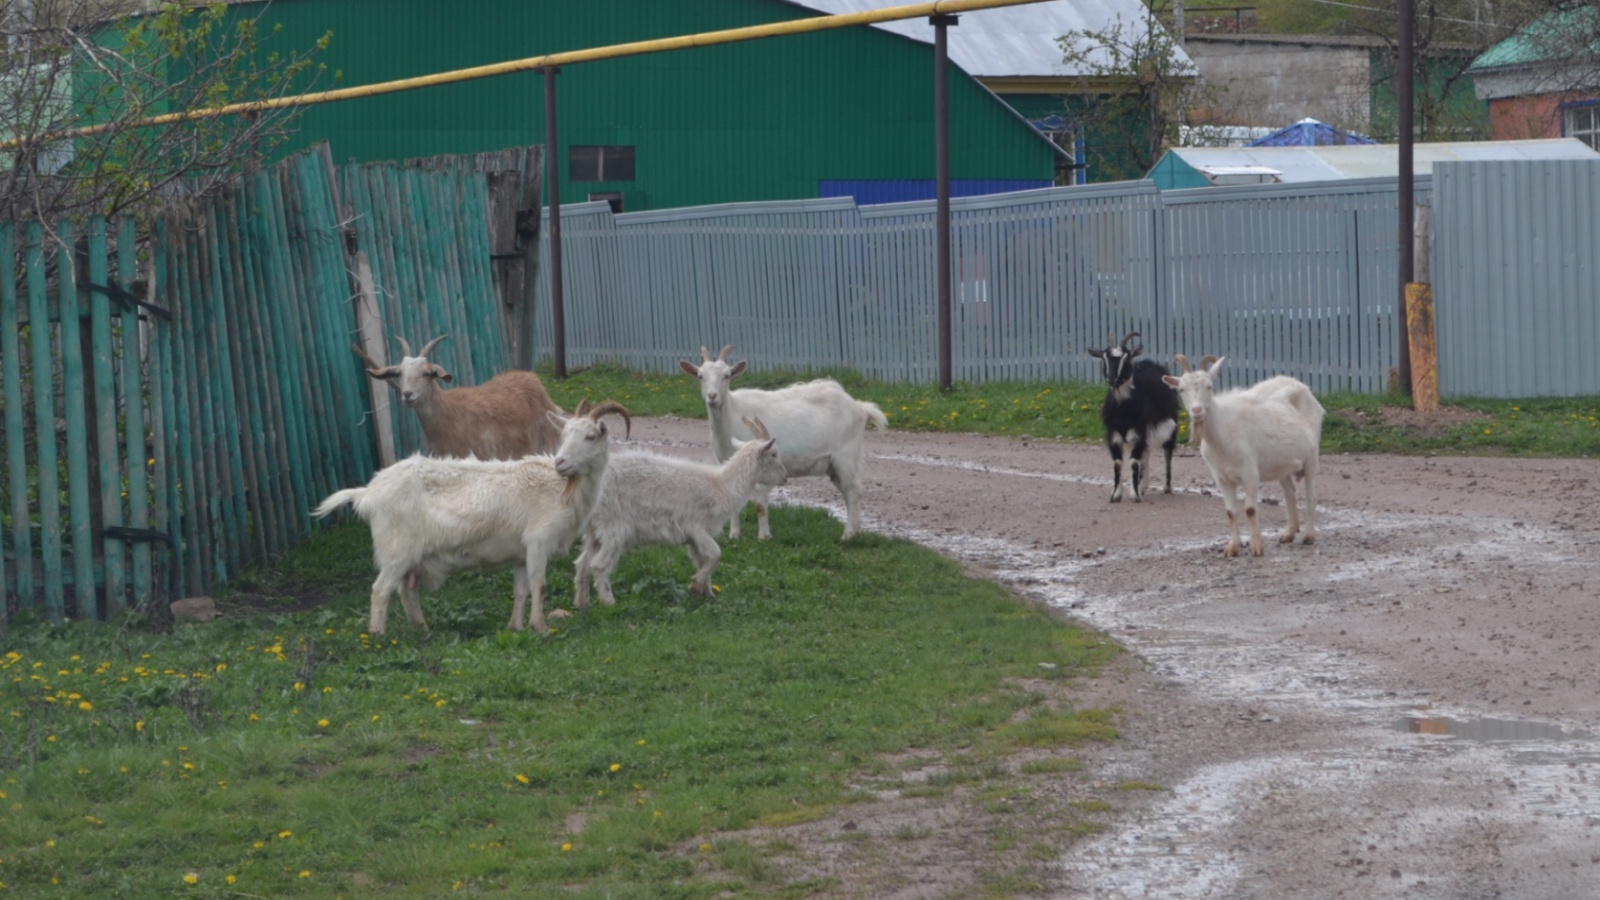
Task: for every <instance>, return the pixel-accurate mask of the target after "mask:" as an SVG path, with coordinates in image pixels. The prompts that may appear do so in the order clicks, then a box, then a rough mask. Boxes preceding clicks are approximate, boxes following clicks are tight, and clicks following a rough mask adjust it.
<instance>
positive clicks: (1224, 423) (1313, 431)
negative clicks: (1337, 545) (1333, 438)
mask: <svg viewBox="0 0 1600 900" xmlns="http://www.w3.org/2000/svg"><path fill="white" fill-rule="evenodd" d="M1223 359H1226V357H1224V358H1223ZM1223 359H1217V360H1215V361H1211V360H1210V358H1209V357H1207V359H1206V360H1203V361H1202V362H1210V365H1202V366H1201V368H1199V369H1191V368H1190V367H1189V361H1188V360H1187V359H1186V358H1184V357H1183V356H1182V355H1179V356H1178V357H1177V362H1178V364H1179V366H1181V367H1182V369H1183V374H1182V375H1180V376H1178V377H1176V378H1174V377H1173V376H1171V375H1168V376H1167V377H1166V378H1164V379H1163V381H1165V382H1166V383H1167V384H1168V385H1170V386H1171V387H1174V388H1177V390H1178V394H1179V395H1180V396H1181V397H1182V398H1183V404H1184V407H1185V408H1186V409H1187V410H1188V411H1189V421H1190V423H1191V427H1192V428H1193V430H1194V434H1195V435H1196V436H1197V437H1198V438H1199V440H1200V456H1201V457H1202V458H1203V459H1205V461H1206V465H1207V466H1208V467H1210V469H1211V476H1212V478H1214V479H1216V482H1217V490H1218V491H1219V492H1221V494H1222V502H1223V505H1224V506H1225V507H1226V508H1227V510H1228V545H1227V547H1225V548H1224V549H1223V551H1222V555H1223V556H1226V557H1230V558H1231V557H1234V556H1237V555H1239V548H1240V540H1239V517H1238V514H1239V497H1238V491H1239V488H1240V487H1241V486H1242V487H1243V488H1244V515H1245V518H1246V519H1248V520H1249V521H1250V553H1251V555H1253V556H1261V555H1262V554H1263V553H1265V552H1266V545H1265V543H1264V542H1263V541H1262V539H1261V523H1260V521H1259V520H1258V518H1257V515H1256V506H1257V498H1258V494H1259V491H1260V487H1261V482H1262V481H1264V480H1275V481H1277V482H1278V483H1279V484H1281V485H1283V500H1284V505H1285V506H1286V507H1288V510H1289V524H1288V527H1286V528H1285V529H1284V530H1283V533H1282V534H1280V535H1278V541H1279V542H1280V543H1289V542H1290V541H1293V540H1294V537H1295V534H1296V533H1297V532H1298V531H1299V530H1300V515H1299V510H1298V509H1297V507H1296V502H1295V488H1294V482H1295V479H1296V478H1300V479H1303V480H1304V481H1305V494H1306V500H1305V506H1306V532H1305V537H1304V539H1303V541H1304V543H1307V544H1309V543H1312V542H1313V541H1315V540H1316V536H1317V498H1316V474H1317V461H1318V452H1319V445H1320V444H1321V441H1322V418H1323V409H1322V404H1321V403H1318V402H1317V398H1316V397H1315V396H1313V395H1312V393H1311V389H1310V388H1308V387H1306V386H1305V385H1304V384H1303V383H1301V382H1299V381H1297V380H1295V379H1293V378H1290V377H1288V376H1286V375H1280V376H1277V377H1275V378H1269V379H1267V380H1266V381H1263V382H1260V383H1258V384H1256V385H1254V386H1252V387H1249V388H1245V389H1243V390H1234V391H1224V392H1223V393H1220V394H1219V393H1214V392H1213V390H1212V385H1213V383H1214V381H1215V379H1216V376H1217V372H1218V371H1219V370H1220V369H1221V368H1222V363H1223Z"/></svg>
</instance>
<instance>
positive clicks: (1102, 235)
mask: <svg viewBox="0 0 1600 900" xmlns="http://www.w3.org/2000/svg"><path fill="white" fill-rule="evenodd" d="M1419 185H1420V190H1419V192H1420V193H1423V194H1425V193H1426V190H1427V188H1426V185H1425V179H1423V180H1419ZM934 207H935V204H934V203H933V201H915V202H909V203H894V204H880V205H874V206H869V207H865V208H860V209H857V208H855V207H854V205H853V203H852V202H851V201H850V200H849V199H848V198H839V199H834V200H809V201H794V202H790V203H765V204H736V205H728V206H717V207H701V208H693V209H684V210H668V211H660V212H651V213H634V214H627V215H623V216H619V217H615V218H613V217H612V216H611V214H610V211H609V209H608V208H606V207H605V205H604V204H599V203H593V204H581V205H578V206H575V207H571V208H568V209H565V210H563V214H562V223H563V225H562V234H563V244H564V248H565V250H564V254H565V255H564V257H563V260H564V271H565V272H566V273H567V275H566V278H567V293H566V311H567V323H568V334H567V341H568V352H569V361H573V362H578V363H583V362H595V361H615V362H618V363H620V364H622V365H626V366H630V367H636V368H640V369H642V370H644V371H657V372H666V371H670V370H671V369H672V368H673V366H674V363H675V360H677V359H679V358H682V357H683V356H686V355H689V356H692V355H693V350H694V349H695V348H698V347H699V346H701V345H709V346H710V349H712V350H715V349H717V347H718V346H720V344H722V343H730V342H731V343H735V344H737V345H738V346H739V348H740V355H741V356H747V357H748V358H750V359H751V360H752V362H753V363H754V364H756V365H757V366H759V367H762V368H792V369H820V368H828V367H833V366H841V367H845V368H850V369H854V370H857V371H860V372H862V373H863V374H866V375H868V376H870V377H873V378H878V379H881V380H886V381H909V382H928V381H932V380H933V379H934V378H935V377H936V375H937V361H936V358H935V348H936V346H937V336H938V335H937V328H938V317H937V310H936V307H935V305H934V302H933V298H934V296H935V288H936V285H935V278H934V273H933V271H932V266H931V263H932V262H933V259H934V254H935V246H934V232H933V219H934ZM1396 216H1397V211H1396V207H1395V193H1394V181H1393V180H1392V179H1390V180H1387V181H1383V180H1378V181H1373V182H1346V183H1341V184H1337V185H1322V186H1303V185H1284V186H1278V187H1274V188H1270V189H1267V190H1262V189H1260V188H1259V187H1257V188H1254V189H1252V190H1249V191H1246V190H1230V189H1218V188H1213V189H1208V190H1205V191H1189V192H1168V193H1166V194H1162V193H1159V192H1157V191H1156V189H1155V187H1154V185H1153V184H1151V183H1149V182H1143V181H1141V182H1129V183H1124V184H1117V185H1096V186H1092V187H1072V188H1050V189H1045V190H1039V191H1024V192H1017V193H1013V194H1005V195H995V196H985V197H970V198H958V199H955V200H953V201H952V203H951V242H952V246H951V249H952V259H951V284H952V314H951V318H952V360H951V363H952V371H953V374H954V376H955V377H956V378H957V379H958V380H962V381H972V382H982V381H992V380H1000V379H1032V380H1039V379H1060V378H1071V379H1075V380H1093V379H1095V378H1097V377H1098V370H1097V368H1096V367H1095V364H1094V362H1093V361H1092V360H1091V359H1090V358H1089V357H1088V355H1087V354H1086V353H1085V352H1084V351H1085V348H1087V347H1089V346H1103V345H1104V342H1105V341H1106V338H1107V336H1108V335H1110V336H1112V337H1113V338H1116V339H1120V337H1121V336H1122V335H1124V334H1126V333H1127V332H1130V331H1138V332H1140V333H1141V334H1143V335H1144V341H1145V346H1146V348H1147V352H1148V353H1149V354H1150V355H1151V356H1153V357H1155V358H1158V359H1162V360H1170V359H1171V357H1172V355H1173V354H1174V353H1177V352H1184V353H1188V354H1190V355H1191V357H1196V358H1197V357H1199V356H1200V355H1203V354H1205V353H1216V354H1218V355H1226V356H1229V357H1231V358H1232V365H1230V367H1229V371H1230V373H1231V374H1232V375H1233V376H1234V377H1235V378H1236V379H1237V380H1238V381H1239V382H1241V383H1242V382H1244V381H1247V380H1254V379H1257V378H1261V377H1266V376H1267V375H1271V374H1279V373H1284V372H1288V373H1290V374H1294V375H1296V376H1298V377H1301V378H1302V379H1304V380H1305V381H1307V383H1309V384H1311V385H1312V387H1313V388H1314V389H1316V390H1319V391H1326V390H1334V389H1353V390H1363V391H1380V390H1383V389H1384V386H1385V384H1386V380H1387V372H1388V369H1389V367H1390V366H1391V365H1393V359H1394V354H1395V347H1394V342H1395V340H1397V332H1396V331H1395V307H1396V305H1397V303H1396V300H1395V298H1396V297H1397V295H1398V276H1397V270H1396V253H1395V249H1394V234H1395V219H1396ZM541 250H542V252H543V253H545V254H546V255H547V254H548V246H543V247H542V248H541ZM548 271H549V266H548V259H547V258H546V260H545V263H544V264H543V265H541V267H540V276H541V282H540V284H539V299H540V303H539V309H540V315H541V316H545V317H548V315H549V313H548V306H549V285H548V280H547V276H546V273H548ZM542 324H543V325H546V326H548V324H549V323H548V318H546V319H545V321H544V322H543V323H542ZM539 333H540V334H541V335H545V336H546V340H545V341H544V346H543V347H542V348H541V350H542V352H546V353H548V352H549V349H550V348H549V340H548V335H549V333H550V332H549V331H548V330H546V329H545V328H541V329H540V330H539Z"/></svg>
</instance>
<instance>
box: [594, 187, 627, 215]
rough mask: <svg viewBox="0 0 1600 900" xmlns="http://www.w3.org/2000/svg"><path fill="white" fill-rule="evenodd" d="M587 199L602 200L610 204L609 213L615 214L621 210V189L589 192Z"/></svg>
mask: <svg viewBox="0 0 1600 900" xmlns="http://www.w3.org/2000/svg"><path fill="white" fill-rule="evenodd" d="M589 199H590V200H604V201H605V202H607V203H609V204H611V214H612V215H617V214H619V213H621V212H622V192H621V191H601V192H598V193H590V194H589Z"/></svg>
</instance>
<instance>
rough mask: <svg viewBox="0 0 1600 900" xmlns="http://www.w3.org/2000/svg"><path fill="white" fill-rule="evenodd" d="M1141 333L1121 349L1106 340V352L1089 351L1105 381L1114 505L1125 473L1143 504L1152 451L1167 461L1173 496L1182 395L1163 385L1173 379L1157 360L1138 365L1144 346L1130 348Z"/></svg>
mask: <svg viewBox="0 0 1600 900" xmlns="http://www.w3.org/2000/svg"><path fill="white" fill-rule="evenodd" d="M1136 337H1139V332H1137V331H1132V332H1129V333H1128V335H1127V336H1126V337H1124V338H1123V339H1122V341H1121V342H1120V343H1119V342H1118V341H1117V340H1116V339H1115V338H1107V340H1106V346H1105V347H1104V348H1097V347H1090V348H1088V350H1089V355H1090V356H1092V357H1094V358H1095V359H1097V360H1099V361H1100V368H1101V370H1102V372H1103V373H1104V375H1105V379H1106V388H1107V390H1106V399H1105V402H1104V403H1103V404H1101V406H1100V421H1101V422H1102V423H1104V425H1105V427H1106V449H1107V450H1109V451H1110V452H1111V502H1112V503H1119V502H1121V500H1122V468H1123V464H1124V463H1126V464H1127V467H1128V480H1129V485H1130V487H1131V489H1132V490H1131V493H1132V495H1133V500H1134V502H1135V503H1137V502H1139V501H1140V500H1142V499H1144V495H1143V494H1142V493H1141V492H1140V483H1141V482H1144V483H1145V484H1148V482H1149V477H1150V476H1149V468H1150V448H1151V447H1153V446H1155V445H1158V444H1159V445H1160V446H1161V449H1162V451H1163V452H1164V453H1165V454H1166V458H1167V483H1166V489H1165V491H1164V493H1168V494H1170V493H1172V451H1173V449H1174V448H1175V447H1176V446H1177V444H1178V395H1177V394H1175V393H1173V391H1172V390H1171V389H1170V388H1168V387H1167V386H1166V384H1164V383H1163V381H1162V379H1163V378H1165V377H1166V376H1167V375H1168V374H1169V373H1168V372H1167V369H1166V367H1165V366H1163V365H1161V364H1160V363H1158V362H1156V361H1155V360H1153V359H1138V358H1137V357H1138V356H1139V354H1141V353H1143V352H1144V343H1143V341H1141V342H1140V343H1139V344H1138V346H1129V343H1128V342H1129V341H1131V340H1133V339H1134V338H1136Z"/></svg>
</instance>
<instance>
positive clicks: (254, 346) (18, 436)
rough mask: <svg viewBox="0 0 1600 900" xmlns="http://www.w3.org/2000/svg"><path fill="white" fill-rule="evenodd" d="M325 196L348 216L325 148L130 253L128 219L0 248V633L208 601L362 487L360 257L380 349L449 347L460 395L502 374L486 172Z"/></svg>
mask: <svg viewBox="0 0 1600 900" xmlns="http://www.w3.org/2000/svg"><path fill="white" fill-rule="evenodd" d="M530 156H536V154H531V155H530V154H527V153H526V152H524V153H522V154H521V155H520V156H518V157H517V159H518V160H519V161H520V162H519V163H518V164H519V165H521V164H522V162H526V160H527V159H528V158H529V157H530ZM523 171H524V172H525V171H527V169H526V168H524V170H523ZM342 174H343V176H344V181H345V184H346V193H347V196H348V199H347V201H344V202H342V201H341V198H340V196H339V195H340V191H339V186H340V185H339V177H338V176H339V175H340V172H339V170H336V168H335V167H334V166H333V164H332V162H331V159H330V158H329V154H328V152H327V149H326V147H325V146H324V147H319V148H316V149H314V150H312V151H308V152H306V153H303V154H300V155H297V156H295V157H293V158H291V159H289V160H286V161H285V162H283V163H282V164H280V165H278V166H276V167H275V168H273V169H271V170H268V171H258V172H255V173H253V174H251V175H249V176H247V177H244V178H242V179H240V180H239V181H237V182H236V183H234V184H233V185H232V186H231V187H230V188H228V189H227V190H225V191H223V192H221V193H220V194H218V195H216V196H213V197H210V198H208V199H206V200H205V201H203V202H193V203H188V204H183V205H181V208H176V209H174V210H172V211H170V212H168V213H167V214H165V215H164V216H163V217H162V218H161V219H160V221H158V222H156V223H155V227H154V230H153V231H154V234H153V240H150V241H148V242H147V243H146V244H145V245H144V248H143V249H142V250H141V247H140V243H139V241H138V240H137V239H136V234H135V228H134V224H133V223H132V222H131V221H127V220H122V221H116V222H107V221H105V220H103V219H92V220H90V221H88V222H87V223H85V224H84V225H83V226H82V227H74V226H73V225H70V224H67V223H62V224H59V225H57V226H56V227H55V228H54V229H46V228H44V227H42V226H41V225H39V224H38V223H30V224H28V225H26V226H22V227H20V228H19V227H16V226H4V225H0V259H9V260H13V261H14V264H15V267H16V272H17V273H18V274H17V277H15V278H7V279H0V413H3V419H0V421H3V423H4V427H5V432H4V437H3V440H0V444H3V445H4V452H3V456H0V551H3V552H0V595H3V598H4V600H5V606H4V614H3V615H0V632H3V630H4V629H5V628H6V627H7V624H8V623H9V622H10V621H11V620H12V618H13V617H14V616H17V615H21V616H25V617H32V618H43V619H48V620H51V621H62V620H65V619H71V618H79V619H81V618H109V617H114V616H116V615H118V614H120V613H122V612H123V611H124V610H126V609H128V608H130V607H132V608H147V607H149V606H150V605H151V604H153V603H160V602H165V601H167V600H170V599H174V598H177V597H181V596H185V595H194V594H203V593H207V592H210V591H213V590H214V589H216V588H217V587H218V586H219V585H221V584H222V583H224V582H226V581H227V580H228V578H229V577H230V576H232V575H234V574H235V573H237V572H239V571H240V570H241V569H242V568H244V567H246V566H249V565H252V564H257V563H261V562H264V561H266V560H270V559H271V558H272V557H274V556H275V555H277V554H280V553H282V552H283V551H285V550H287V549H288V548H289V547H290V546H292V545H293V544H294V543H295V542H296V541H298V540H299V539H301V538H302V537H304V536H305V535H306V534H307V533H308V532H309V530H310V528H311V519H310V517H309V510H310V508H311V507H312V506H314V505H315V504H316V503H317V502H318V501H319V500H321V498H322V497H324V496H326V495H327V494H328V493H331V492H332V491H334V490H337V489H339V488H342V487H347V486H349V485H352V484H359V483H362V482H364V481H366V480H367V479H368V478H370V477H371V475H372V473H373V472H374V471H375V469H376V468H377V467H378V466H379V463H380V459H379V452H378V449H377V447H376V445H375V441H374V427H373V413H374V410H373V403H372V399H373V396H374V393H376V395H377V396H380V397H381V396H383V394H384V391H383V390H379V391H377V392H373V391H372V390H371V388H370V385H369V380H368V379H367V378H366V376H365V374H364V372H363V369H362V366H361V364H360V362H359V360H358V359H357V358H356V357H355V355H354V354H352V353H351V352H350V344H351V343H352V342H354V341H356V340H358V339H359V330H360V326H359V324H358V323H359V322H360V320H361V317H360V316H359V314H358V311H359V308H360V304H361V302H362V297H361V294H362V280H361V279H360V278H358V277H356V276H357V274H358V269H360V268H361V267H360V266H358V265H357V263H358V262H360V261H361V260H362V259H363V258H365V257H370V258H372V259H375V260H378V261H379V262H378V264H376V265H373V266H371V267H370V268H371V271H372V278H371V279H370V280H371V281H372V283H373V284H374V285H375V286H376V287H375V292H374V293H375V297H374V298H372V299H371V300H370V301H369V302H370V303H372V304H375V305H376V308H377V311H378V312H377V318H376V319H375V320H372V322H371V324H373V325H374V326H375V327H376V328H378V329H380V331H382V332H383V333H384V334H385V337H382V338H380V340H386V335H387V334H392V333H400V334H411V335H422V334H428V335H430V336H431V335H432V334H434V333H437V332H443V331H449V332H451V333H452V334H454V335H456V341H455V342H454V345H453V348H452V350H453V359H446V360H444V361H445V362H446V363H447V364H450V365H453V367H454V368H455V372H456V376H457V379H458V383H468V384H470V383H474V382H475V381H477V380H480V379H482V378H486V377H488V375H489V374H492V373H493V372H495V371H498V370H500V369H503V368H507V367H508V366H509V364H510V346H511V343H512V341H511V340H510V339H508V338H507V337H506V335H505V330H504V329H505V322H506V321H507V320H508V317H507V316H506V315H505V310H506V309H507V307H508V306H509V305H512V303H511V302H510V301H513V300H516V299H521V298H510V297H506V296H504V295H503V293H504V289H503V285H504V283H506V281H507V279H506V278H505V277H504V276H505V273H504V271H499V270H497V267H498V269H503V268H504V267H505V265H507V264H509V263H510V262H513V260H511V259H510V257H511V256H513V255H517V256H519V257H521V256H523V255H525V254H524V251H523V250H521V249H519V250H518V251H517V252H516V254H512V253H495V252H493V251H492V250H491V237H490V235H491V233H492V232H493V231H494V229H492V228H490V227H487V224H488V223H489V221H490V218H491V216H492V215H493V214H494V212H493V207H494V206H495V205H494V204H493V203H491V201H490V199H489V198H490V195H491V194H492V191H491V189H490V188H491V185H492V183H493V180H494V178H493V175H494V173H493V172H491V173H490V177H487V178H486V177H485V172H484V171H483V170H482V167H479V168H478V169H476V170H475V169H474V168H473V167H472V166H471V165H470V164H469V165H465V166H453V167H438V166H436V167H435V168H434V170H431V171H428V170H419V169H417V168H415V167H402V166H397V165H387V166H360V167H349V168H346V169H345V170H343V173H342ZM519 177H521V176H520V175H519ZM519 184H520V182H519ZM512 193H514V194H515V195H516V197H517V198H518V200H519V201H520V202H525V201H526V198H527V197H528V196H529V192H528V191H527V190H524V189H522V188H520V187H519V189H518V190H516V191H514V192H512ZM531 196H534V197H537V186H536V184H535V185H533V186H532V194H531ZM523 218H524V219H525V218H527V217H526V216H524V217H523ZM532 218H533V219H534V220H535V221H536V220H537V216H533V217H532ZM528 243H529V244H530V245H531V241H529V242H528ZM527 252H531V246H530V247H529V248H528V249H527ZM141 254H142V255H141ZM525 280H526V281H527V282H528V283H529V284H531V281H532V279H531V277H530V278H527V279H525ZM423 339H425V338H420V337H418V338H412V340H423ZM517 339H518V340H529V341H531V335H528V336H527V337H526V338H523V337H522V336H517ZM442 351H443V346H441V353H440V354H439V355H441V356H444V355H445V354H444V353H443V352H442ZM393 418H394V419H395V420H396V422H398V424H397V425H392V426H390V427H391V428H394V429H398V432H399V433H398V434H397V435H396V437H398V446H399V447H400V448H401V449H402V450H403V451H409V450H411V449H415V448H416V446H417V440H416V435H415V423H414V421H413V419H414V417H412V416H410V415H409V414H406V415H396V416H394V417H393Z"/></svg>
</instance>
